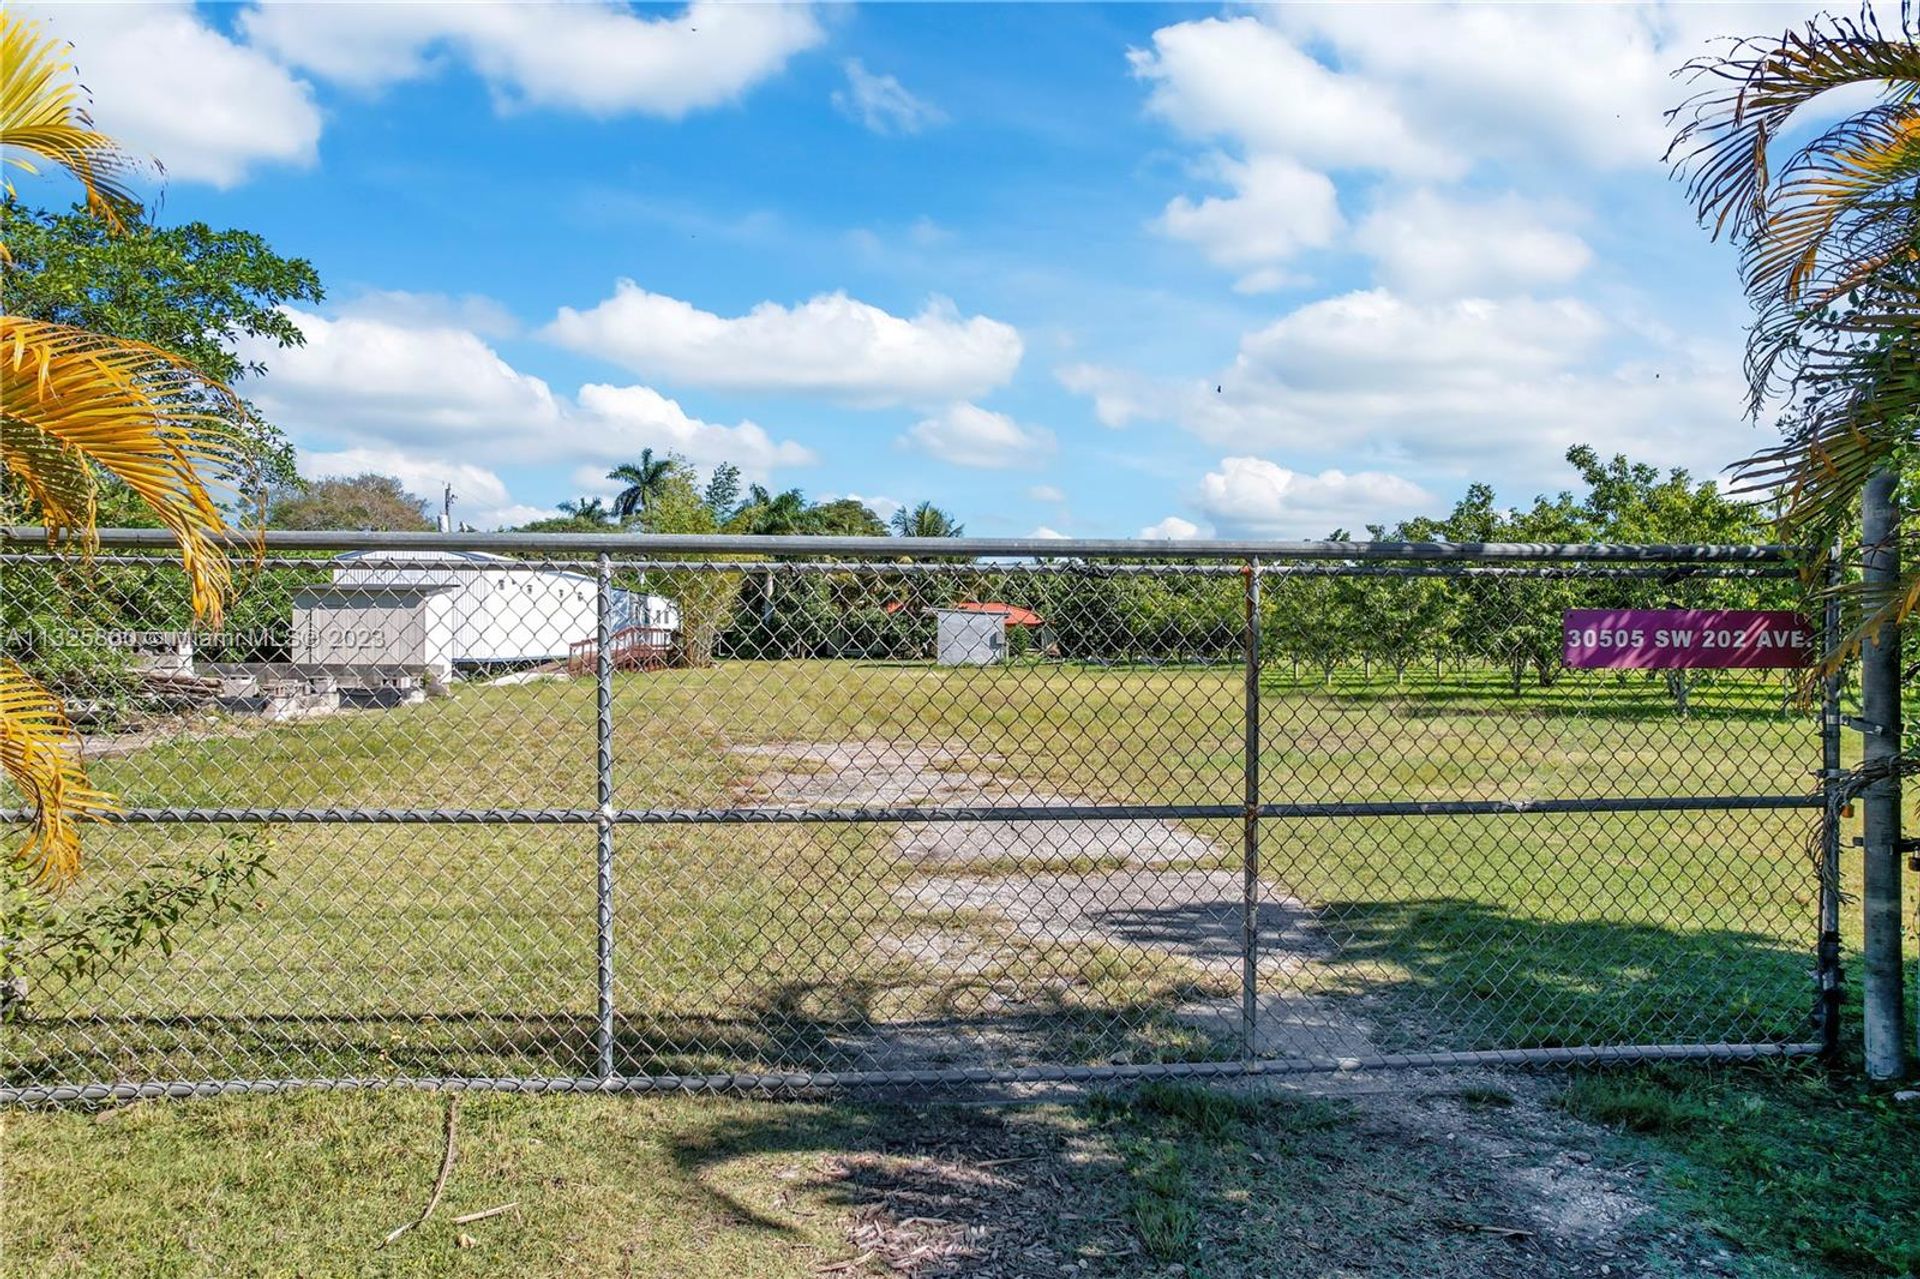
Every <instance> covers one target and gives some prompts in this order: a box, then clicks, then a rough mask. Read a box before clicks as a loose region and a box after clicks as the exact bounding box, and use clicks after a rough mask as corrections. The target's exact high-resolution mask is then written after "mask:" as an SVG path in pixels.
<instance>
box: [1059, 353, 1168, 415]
mask: <svg viewBox="0 0 1920 1279" xmlns="http://www.w3.org/2000/svg"><path fill="white" fill-rule="evenodd" d="M1054 377H1055V378H1057V379H1058V380H1059V382H1060V385H1062V386H1064V387H1066V388H1067V389H1068V390H1069V391H1072V392H1073V393H1074V394H1075V395H1084V396H1086V397H1088V398H1089V399H1091V400H1092V401H1093V416H1094V417H1095V418H1096V419H1097V420H1098V421H1099V423H1100V425H1102V426H1110V427H1113V428H1114V429H1115V430H1118V429H1120V428H1121V427H1124V426H1126V425H1128V424H1129V423H1131V422H1136V421H1140V420H1142V419H1147V418H1155V417H1161V418H1164V417H1165V416H1166V415H1167V408H1166V404H1167V398H1168V397H1167V387H1166V384H1165V383H1163V382H1160V381H1157V380H1155V379H1154V378H1151V377H1148V376H1147V375H1146V374H1144V373H1137V372H1134V371H1133V370H1131V369H1117V368H1110V367H1108V366H1106V365H1101V364H1086V363H1081V364H1067V365H1062V366H1061V367H1060V368H1058V369H1055V370H1054Z"/></svg>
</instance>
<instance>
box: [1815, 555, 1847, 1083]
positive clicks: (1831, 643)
mask: <svg viewBox="0 0 1920 1279" xmlns="http://www.w3.org/2000/svg"><path fill="white" fill-rule="evenodd" d="M1839 585H1840V551H1839V548H1838V547H1835V548H1834V550H1833V553H1832V555H1831V556H1830V558H1829V559H1828V561H1827V575H1826V600H1825V616H1824V618H1823V619H1822V623H1823V624H1822V627H1821V645H1820V647H1821V651H1822V652H1823V653H1832V652H1834V651H1835V650H1836V649H1837V648H1839V646H1840V596H1839V594H1838V587H1839ZM1840 675H1841V672H1840V668H1839V667H1838V666H1837V665H1836V666H1835V667H1834V669H1833V670H1831V671H1829V672H1828V674H1827V677H1826V678H1825V679H1823V680H1822V681H1821V682H1820V683H1821V696H1820V790H1821V794H1822V795H1823V796H1824V797H1825V799H1826V805H1825V807H1823V808H1822V809H1821V813H1820V937H1819V941H1818V942H1817V943H1816V950H1815V958H1814V986H1815V994H1814V998H1815V1001H1816V1002H1815V1004H1814V1010H1813V1016H1814V1022H1815V1024H1816V1026H1817V1027H1818V1029H1819V1031H1820V1051H1821V1053H1822V1054H1823V1055H1824V1056H1826V1057H1828V1058H1832V1057H1833V1055H1834V1054H1835V1053H1836V1052H1838V1051H1839V1048H1840V1009H1841V993H1840V986H1841V977H1842V974H1841V972H1840V809H1841V795H1840V779H1841V762H1840Z"/></svg>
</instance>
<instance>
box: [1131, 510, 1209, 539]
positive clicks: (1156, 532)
mask: <svg viewBox="0 0 1920 1279" xmlns="http://www.w3.org/2000/svg"><path fill="white" fill-rule="evenodd" d="M1140 536H1141V537H1143V538H1146V539H1147V540H1148V541H1152V542H1184V541H1187V540H1189V539H1191V538H1196V537H1202V536H1206V535H1205V534H1203V533H1201V531H1200V526H1199V525H1198V524H1195V523H1194V522H1193V521H1192V520H1183V519H1181V518H1180V517H1179V516H1178V515H1169V516H1167V518H1166V519H1164V520H1161V521H1160V522H1159V523H1158V524H1149V525H1147V526H1146V527H1145V528H1143V529H1141V530H1140Z"/></svg>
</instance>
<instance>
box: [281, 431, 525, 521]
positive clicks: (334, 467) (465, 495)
mask: <svg viewBox="0 0 1920 1279" xmlns="http://www.w3.org/2000/svg"><path fill="white" fill-rule="evenodd" d="M299 463H300V473H301V474H302V475H304V476H306V477H307V478H308V479H315V480H318V479H326V478H328V477H330V476H341V477H347V478H350V477H352V476H356V475H364V474H366V473H367V472H369V471H372V472H374V473H375V474H378V475H391V476H393V477H394V478H395V479H397V480H399V481H400V484H401V487H403V488H405V489H406V490H407V492H409V493H412V494H413V495H414V496H415V497H421V498H425V499H426V501H427V508H428V509H429V510H430V511H438V510H439V509H440V494H441V487H442V486H443V485H447V484H451V485H452V486H453V493H454V505H453V517H454V519H455V520H458V521H460V522H462V523H465V524H471V525H472V526H473V527H475V528H477V529H488V530H490V529H496V528H505V527H509V526H512V525H516V524H525V523H526V522H528V521H529V520H537V519H540V518H541V517H543V516H546V515H551V514H553V512H552V511H543V510H541V509H540V508H538V507H534V506H525V505H522V504H520V503H518V502H515V501H514V500H513V497H512V495H511V494H509V493H508V492H507V486H506V483H505V482H504V481H502V480H501V478H500V476H499V475H498V474H497V473H495V472H494V471H491V470H488V469H487V468H486V467H484V466H476V465H475V464H473V463H471V462H454V461H449V460H448V459H446V458H444V457H434V456H423V455H421V454H416V453H408V452H404V451H402V450H399V449H390V448H351V449H341V450H338V451H336V452H331V453H309V452H307V451H306V450H304V449H302V450H301V451H300V458H299Z"/></svg>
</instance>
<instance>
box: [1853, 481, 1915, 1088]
mask: <svg viewBox="0 0 1920 1279" xmlns="http://www.w3.org/2000/svg"><path fill="white" fill-rule="evenodd" d="M1894 488H1895V476H1894V473H1893V472H1892V471H1891V470H1880V471H1876V472H1875V473H1874V474H1873V476H1872V477H1871V478H1870V479H1868V481H1867V485H1866V489H1865V492H1864V493H1863V494H1862V496H1861V502H1860V507H1861V519H1860V540H1861V543H1862V559H1861V578H1862V584H1863V586H1864V588H1865V590H1864V600H1863V606H1864V607H1865V608H1868V609H1872V608H1875V607H1877V606H1878V605H1879V604H1880V603H1882V602H1884V601H1885V600H1887V599H1888V598H1889V597H1890V596H1891V594H1892V592H1893V591H1894V590H1895V589H1896V584H1897V583H1898V581H1899V578H1900V513H1899V508H1898V506H1897V504H1896V500H1895V496H1894ZM1860 707H1861V716H1862V719H1863V721H1864V722H1863V729H1864V736H1865V738H1866V743H1865V747H1864V749H1863V751H1862V754H1863V756H1864V767H1866V768H1868V769H1870V770H1885V771H1884V775H1882V776H1878V777H1876V778H1875V779H1874V780H1873V781H1872V782H1870V783H1869V784H1868V785H1867V787H1866V789H1865V790H1864V791H1863V792H1862V793H1861V800H1862V809H1863V818H1864V827H1865V839H1864V840H1863V845H1864V852H1865V859H1864V864H1863V865H1862V867H1861V877H1860V878H1861V893H1860V895H1861V907H1862V909H1861V915H1862V919H1861V932H1860V948H1861V952H1862V962H1861V969H1862V973H1863V976H1862V980H1861V992H1862V996H1863V999H1864V1002H1865V1008H1864V1015H1863V1019H1862V1041H1863V1048H1864V1054H1865V1057H1866V1067H1867V1075H1868V1076H1869V1077H1870V1078H1873V1079H1891V1078H1893V1077H1894V1076H1895V1075H1898V1074H1899V1073H1900V1070H1901V1067H1902V1065H1903V1064H1904V1058H1905V1051H1906V1029H1905V1021H1906V1000H1905V991H1904V990H1903V989H1902V987H1903V985H1904V984H1905V983H1904V980H1903V978H1904V974H1903V972H1902V970H1901V963H1900V927H1901V924H1902V920H1901V918H1900V778H1899V776H1898V775H1897V773H1895V772H1894V767H1895V760H1896V757H1897V756H1898V755H1899V754H1900V736H1901V731H1900V630H1899V628H1898V627H1897V626H1893V625H1889V626H1886V627H1884V628H1882V629H1881V630H1880V631H1879V632H1878V633H1877V634H1875V635H1873V636H1871V637H1869V639H1868V642H1867V643H1866V644H1864V645H1863V646H1862V647H1861V650H1860Z"/></svg>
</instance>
